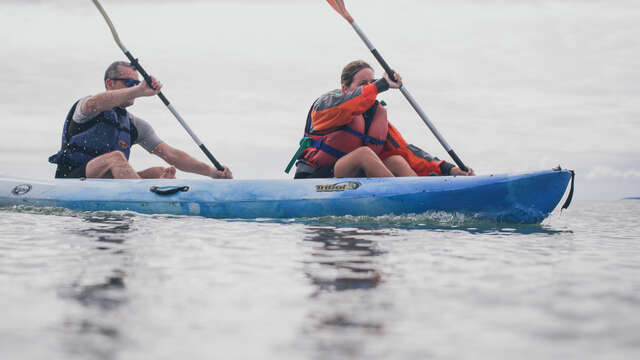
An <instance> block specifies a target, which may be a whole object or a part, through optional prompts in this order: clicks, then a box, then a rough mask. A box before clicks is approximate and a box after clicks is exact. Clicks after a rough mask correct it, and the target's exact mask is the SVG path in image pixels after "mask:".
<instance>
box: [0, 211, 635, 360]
mask: <svg viewBox="0 0 640 360" xmlns="http://www.w3.org/2000/svg"><path fill="white" fill-rule="evenodd" d="M0 215H1V216H0V238H1V239H2V241H0V288H2V289H3V290H2V296H1V297H0V308H1V309H2V321H1V322H0V356H2V358H4V359H52V358H58V359H61V358H66V359H171V358H185V359H204V358H228V359H256V358H263V359H347V358H348V359H372V358H373V359H389V358H395V359H416V358H438V359H463V358H467V359H468V358H495V359H514V358H518V359H540V358H572V359H603V358H607V359H631V358H637V357H638V356H640V316H638V314H640V295H639V294H640V277H639V276H638V273H639V271H640V230H639V229H638V225H639V224H638V215H640V201H636V200H625V201H613V202H595V201H594V202H577V203H576V204H574V206H573V207H572V208H570V209H569V211H566V212H565V213H563V214H555V215H553V216H552V217H551V218H549V219H547V220H546V221H545V222H544V223H543V224H542V225H540V226H519V225H500V224H493V223H483V222H474V221H468V220H465V219H464V218H462V217H456V216H449V215H446V214H432V215H422V216H417V217H383V218H375V219H374V218H348V217H347V218H322V219H306V220H304V219H303V220H296V221H292V222H269V221H255V222H245V221H220V220H212V219H205V218H197V217H173V216H146V215H139V214H134V213H78V212H71V211H67V210H58V209H31V208H5V209H2V210H0ZM36 344H37V346H35V345H36Z"/></svg>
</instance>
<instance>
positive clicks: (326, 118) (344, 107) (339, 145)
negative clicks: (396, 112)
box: [290, 60, 473, 179]
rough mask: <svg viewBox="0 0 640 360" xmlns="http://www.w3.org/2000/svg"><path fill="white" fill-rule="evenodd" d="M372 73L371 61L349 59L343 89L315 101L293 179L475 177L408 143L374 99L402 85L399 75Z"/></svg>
mask: <svg viewBox="0 0 640 360" xmlns="http://www.w3.org/2000/svg"><path fill="white" fill-rule="evenodd" d="M373 75H374V73H373V69H372V68H371V66H370V65H369V64H367V63H366V62H364V61H362V60H356V61H353V62H351V63H349V64H347V66H345V68H344V69H343V71H342V75H341V88H340V89H339V90H334V91H331V92H329V93H327V94H324V95H322V96H321V97H320V98H318V99H317V100H316V101H315V102H314V103H313V105H312V107H311V110H310V111H309V114H308V116H307V124H306V126H305V138H303V141H301V148H300V150H299V151H298V153H297V154H296V156H295V157H294V160H293V161H295V160H296V159H297V160H298V161H297V163H296V166H297V170H296V175H295V178H296V179H304V178H329V177H362V176H365V177H393V176H417V175H420V176H424V175H473V170H470V171H469V172H463V171H462V170H460V169H459V168H457V167H455V166H454V165H452V164H449V163H447V162H444V161H441V160H438V159H437V158H431V157H430V156H429V155H428V154H427V153H425V152H424V151H422V150H420V149H419V148H417V147H415V146H413V145H409V144H407V143H406V142H405V141H404V139H402V137H401V136H400V133H399V132H398V131H397V130H396V129H395V128H394V127H393V126H392V125H391V124H390V123H389V122H388V120H387V114H386V110H385V109H384V107H382V105H381V104H380V103H379V102H378V101H377V100H376V97H377V95H378V94H379V93H381V92H383V91H386V90H388V89H389V88H395V89H397V88H399V87H400V86H402V78H401V77H400V76H399V75H398V74H397V73H394V77H395V78H396V79H397V81H392V80H391V79H390V78H389V76H388V75H387V74H384V78H382V79H378V80H375V79H374V77H373ZM290 165H291V164H290Z"/></svg>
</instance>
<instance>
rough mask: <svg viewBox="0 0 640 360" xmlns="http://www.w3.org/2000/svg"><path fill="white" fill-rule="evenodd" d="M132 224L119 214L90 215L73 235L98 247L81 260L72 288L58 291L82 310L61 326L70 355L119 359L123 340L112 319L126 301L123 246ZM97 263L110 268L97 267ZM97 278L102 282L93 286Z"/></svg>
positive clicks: (108, 359)
mask: <svg viewBox="0 0 640 360" xmlns="http://www.w3.org/2000/svg"><path fill="white" fill-rule="evenodd" d="M133 221H134V218H133V217H130V216H121V215H118V214H108V215H106V216H97V215H89V216H86V217H85V218H84V219H83V222H84V223H86V224H87V225H88V226H87V227H84V228H82V229H78V230H74V231H72V232H74V233H76V234H80V235H82V238H83V239H87V240H89V241H96V242H98V243H99V245H98V246H97V247H95V249H96V250H98V252H97V253H95V252H94V253H93V254H92V256H91V257H90V258H85V259H83V261H84V264H83V267H81V268H79V269H78V270H79V274H78V275H77V277H76V278H75V279H74V280H73V282H72V283H71V285H70V286H69V287H65V288H63V289H61V291H60V296H61V297H62V298H64V299H67V300H70V301H72V302H75V303H76V304H79V305H80V309H81V310H80V311H78V312H74V313H73V314H70V315H69V316H68V317H67V318H66V319H65V321H64V323H63V325H62V326H63V328H64V329H65V330H66V332H68V334H69V335H70V336H69V337H67V338H66V343H65V344H64V347H65V348H66V349H67V351H68V352H69V353H70V354H78V355H81V356H83V357H84V356H87V355H90V356H91V357H92V358H97V359H105V360H110V359H115V358H117V357H118V352H119V350H120V348H121V347H122V344H123V341H124V339H123V335H122V329H121V328H120V326H121V325H120V324H119V321H116V320H115V318H116V315H117V314H118V313H119V311H121V310H122V307H123V305H125V304H127V303H128V301H129V296H128V294H127V287H126V284H125V277H126V273H125V271H124V270H122V269H123V268H124V267H126V262H127V258H128V253H127V250H126V247H124V246H123V245H124V243H125V239H126V238H127V237H128V236H130V235H129V234H130V233H131V232H132V224H133ZM96 263H100V264H110V265H109V266H98V267H96ZM96 269H99V270H98V271H97V272H98V273H96ZM96 278H102V279H103V280H99V281H97V282H96V281H95V280H94V279H96Z"/></svg>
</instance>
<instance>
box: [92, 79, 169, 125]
mask: <svg viewBox="0 0 640 360" xmlns="http://www.w3.org/2000/svg"><path fill="white" fill-rule="evenodd" d="M152 84H153V87H154V88H153V89H152V88H150V87H149V85H147V82H146V81H142V82H141V83H140V84H138V85H136V86H134V87H130V88H123V89H117V90H107V91H105V92H103V93H100V94H97V95H93V96H91V97H89V98H88V99H87V100H85V101H84V102H83V103H82V107H81V108H80V111H81V112H82V114H84V115H85V116H86V117H93V116H95V115H97V114H99V113H101V112H103V111H105V110H109V109H112V108H114V107H116V106H120V105H122V104H126V103H127V102H130V101H132V100H134V99H136V98H139V97H141V96H153V95H156V94H157V93H158V92H160V89H161V88H162V84H161V83H160V82H159V81H158V80H156V79H155V78H152Z"/></svg>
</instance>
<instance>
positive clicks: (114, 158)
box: [105, 150, 129, 164]
mask: <svg viewBox="0 0 640 360" xmlns="http://www.w3.org/2000/svg"><path fill="white" fill-rule="evenodd" d="M105 155H106V156H107V157H108V159H109V160H110V162H112V163H114V164H123V163H128V162H129V160H127V157H126V156H124V154H123V153H122V151H118V150H115V151H112V152H110V153H106V154H105Z"/></svg>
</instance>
